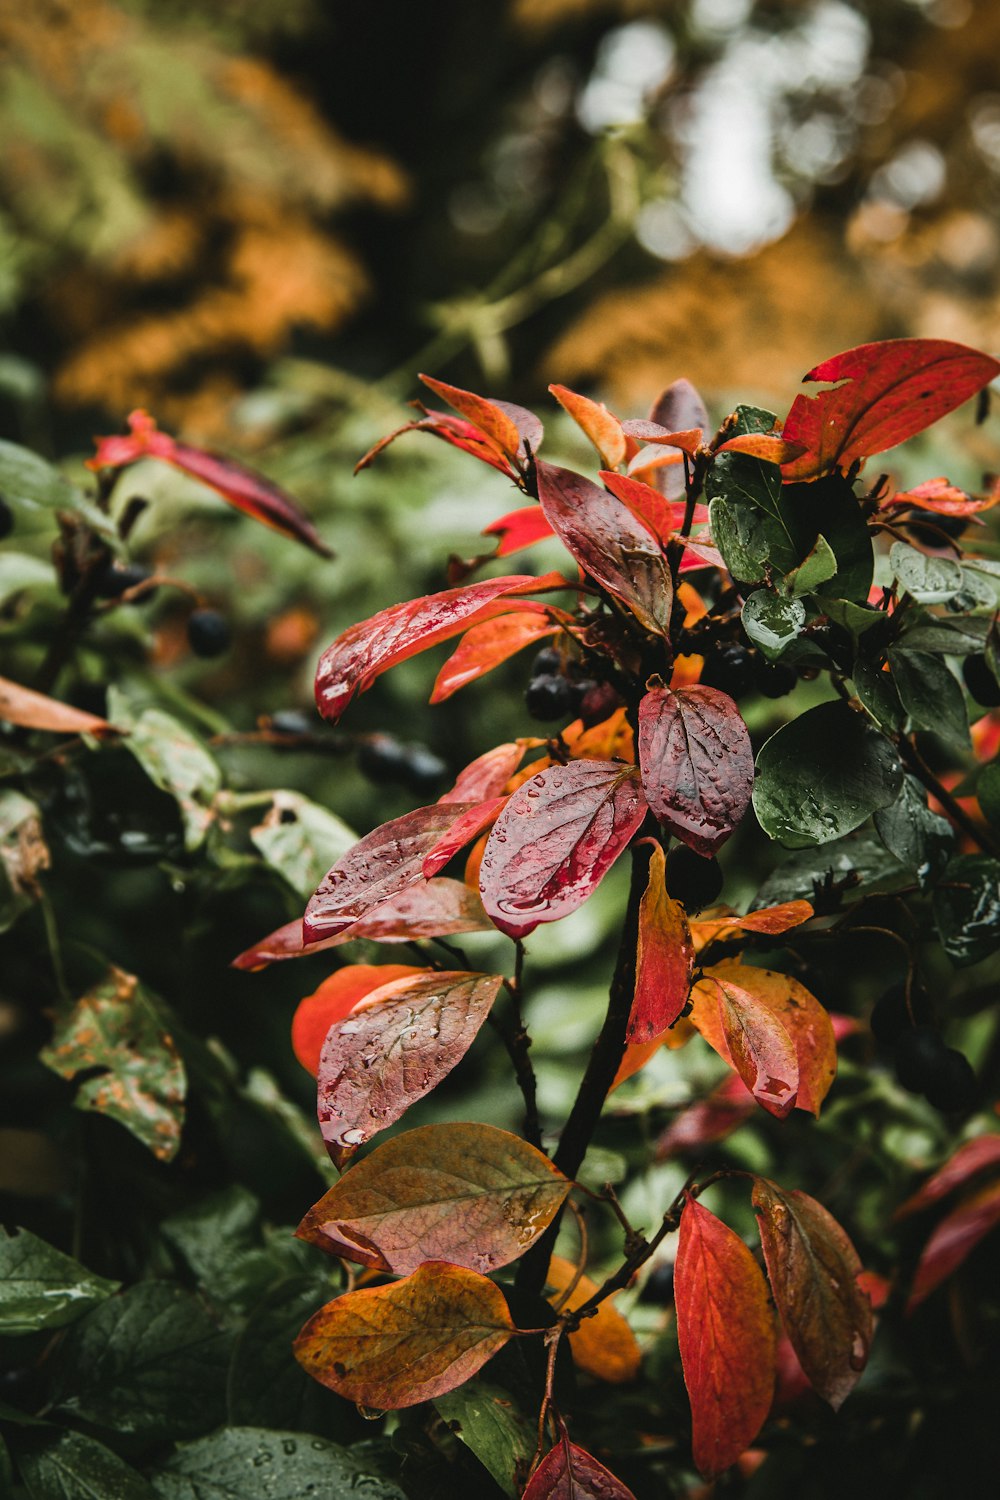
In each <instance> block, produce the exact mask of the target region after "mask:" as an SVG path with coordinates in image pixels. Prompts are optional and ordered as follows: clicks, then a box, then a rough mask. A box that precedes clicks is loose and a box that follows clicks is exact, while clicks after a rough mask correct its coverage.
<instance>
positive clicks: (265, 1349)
mask: <svg viewBox="0 0 1000 1500" xmlns="http://www.w3.org/2000/svg"><path fill="white" fill-rule="evenodd" d="M328 1296H329V1282H328V1281H327V1283H326V1285H325V1286H324V1278H322V1277H320V1276H317V1275H315V1274H312V1273H305V1272H303V1273H300V1274H299V1275H297V1276H287V1277H285V1278H283V1279H282V1280H281V1281H279V1282H277V1283H275V1284H274V1285H272V1286H271V1287H270V1289H269V1290H268V1292H267V1293H266V1294H265V1296H264V1297H262V1298H261V1299H260V1300H259V1301H258V1302H257V1304H256V1306H255V1307H254V1308H253V1310H252V1312H251V1313H250V1315H249V1317H248V1318H247V1320H246V1323H245V1325H244V1327H243V1329H242V1330H241V1332H240V1334H239V1336H238V1338H237V1340H236V1342H235V1344H234V1345H233V1352H232V1358H231V1359H230V1362H229V1374H228V1377H227V1380H226V1412H227V1416H228V1419H229V1421H230V1423H232V1425H233V1426H234V1427H282V1428H289V1429H291V1430H292V1431H295V1432H309V1433H318V1434H320V1435H321V1436H324V1437H332V1438H342V1437H343V1438H346V1437H348V1436H350V1432H351V1428H352V1426H353V1423H354V1420H355V1413H354V1411H353V1409H352V1408H351V1407H350V1406H349V1405H347V1404H346V1403H344V1402H340V1401H333V1400H331V1399H330V1397H329V1395H328V1394H327V1393H326V1392H325V1391H324V1390H323V1389H322V1387H321V1386H319V1385H317V1383H316V1381H315V1380H310V1379H309V1376H308V1375H307V1374H306V1372H305V1371H304V1370H303V1368H302V1366H301V1365H300V1364H299V1362H298V1360H297V1359H296V1358H295V1356H294V1354H293V1353H292V1344H293V1342H294V1340H295V1337H296V1335H297V1333H298V1331H299V1329H300V1328H301V1327H302V1325H303V1323H304V1322H305V1321H306V1319H307V1318H309V1317H311V1316H312V1314H313V1313H314V1312H315V1311H316V1308H317V1306H318V1305H319V1304H320V1303H321V1302H322V1301H323V1299H324V1298H325V1297H328Z"/></svg>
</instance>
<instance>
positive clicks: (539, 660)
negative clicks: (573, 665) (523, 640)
mask: <svg viewBox="0 0 1000 1500" xmlns="http://www.w3.org/2000/svg"><path fill="white" fill-rule="evenodd" d="M561 671H562V657H561V656H560V655H559V652H558V651H557V650H556V649H555V647H554V646H543V648H542V650H541V651H539V652H538V655H537V656H536V657H535V659H534V661H533V662H532V663H531V675H532V677H544V676H546V675H548V674H550V673H551V674H554V675H555V676H558V675H559V673H560V672H561Z"/></svg>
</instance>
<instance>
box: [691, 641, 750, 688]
mask: <svg viewBox="0 0 1000 1500" xmlns="http://www.w3.org/2000/svg"><path fill="white" fill-rule="evenodd" d="M701 680H702V683H703V684H704V685H705V687H713V688H718V689H719V691H720V692H721V693H728V694H729V696H730V697H731V698H739V697H740V696H741V695H742V694H743V693H746V692H749V691H750V689H751V688H752V687H753V682H754V672H753V661H752V659H751V656H750V652H749V651H748V650H747V649H746V647H745V646H741V645H739V644H738V642H736V641H727V642H724V643H722V644H720V645H717V646H716V647H715V649H714V650H712V651H710V652H709V653H708V655H707V656H706V657H705V666H704V668H703V670H702V674H701Z"/></svg>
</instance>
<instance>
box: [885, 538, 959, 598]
mask: <svg viewBox="0 0 1000 1500" xmlns="http://www.w3.org/2000/svg"><path fill="white" fill-rule="evenodd" d="M889 566H890V568H891V569H892V576H893V577H894V578H895V580H896V582H897V583H898V584H899V587H900V591H901V592H902V593H906V594H909V595H910V596H911V598H913V599H916V601H917V603H918V604H944V602H945V600H946V599H951V598H953V597H954V595H955V594H957V593H958V591H959V590H960V589H961V587H962V569H961V568H960V567H959V565H958V563H957V562H955V560H954V558H951V557H930V556H929V555H928V554H927V553H926V552H920V551H918V550H917V548H916V547H911V546H910V544H909V542H893V544H892V546H891V547H890V548H889Z"/></svg>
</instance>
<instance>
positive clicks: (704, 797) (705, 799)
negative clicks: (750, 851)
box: [639, 685, 753, 855]
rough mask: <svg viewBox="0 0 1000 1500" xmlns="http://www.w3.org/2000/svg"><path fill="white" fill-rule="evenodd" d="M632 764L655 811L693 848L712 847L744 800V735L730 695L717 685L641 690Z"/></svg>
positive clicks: (748, 772)
mask: <svg viewBox="0 0 1000 1500" xmlns="http://www.w3.org/2000/svg"><path fill="white" fill-rule="evenodd" d="M639 765H640V768H641V772H642V786H643V791H644V792H645V794H646V800H647V801H648V803H649V805H650V807H651V808H652V810H653V812H654V813H655V815H656V817H657V818H659V820H660V822H661V823H663V824H664V825H665V826H666V827H667V828H669V829H670V831H671V833H674V834H676V835H677V837H678V838H679V839H680V840H681V841H682V843H685V844H687V845H688V847H689V848H691V849H694V850H695V851H696V852H697V853H698V854H704V855H713V854H715V852H716V850H718V849H719V848H720V847H721V845H722V844H724V843H725V841H726V839H728V837H729V835H730V834H731V833H732V832H733V829H734V828H735V827H736V826H737V824H738V823H739V822H740V820H741V819H742V817H743V815H744V813H745V812H746V810H747V808H748V807H749V805H750V794H751V791H752V788H753V751H752V750H751V748H750V735H749V733H748V731H747V727H746V725H745V724H744V722H743V719H742V717H741V715H740V711H739V709H738V708H737V707H736V704H735V703H734V702H733V700H732V698H730V697H729V696H728V695H727V694H726V693H720V692H719V691H718V689H716V688H710V687H701V686H700V685H699V686H696V687H686V688H678V690H677V691H676V692H672V691H671V689H670V688H665V687H654V688H652V689H651V690H650V691H649V692H648V693H646V695H645V696H644V698H643V699H642V702H641V703H640V704H639Z"/></svg>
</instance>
